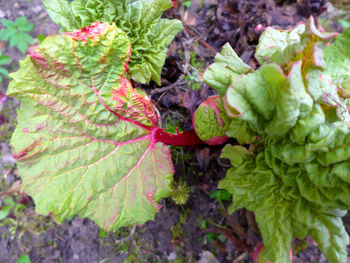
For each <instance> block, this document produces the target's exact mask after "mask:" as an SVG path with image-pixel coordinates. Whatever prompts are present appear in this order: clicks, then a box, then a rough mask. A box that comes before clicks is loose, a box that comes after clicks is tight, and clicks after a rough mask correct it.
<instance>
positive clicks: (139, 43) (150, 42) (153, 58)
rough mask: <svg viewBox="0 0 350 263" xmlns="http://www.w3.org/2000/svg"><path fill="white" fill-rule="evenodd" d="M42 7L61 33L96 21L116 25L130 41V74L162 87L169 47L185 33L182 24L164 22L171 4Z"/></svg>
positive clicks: (47, 1) (114, 1)
mask: <svg viewBox="0 0 350 263" xmlns="http://www.w3.org/2000/svg"><path fill="white" fill-rule="evenodd" d="M43 4H44V6H45V7H46V9H47V11H48V13H49V15H50V17H51V19H52V20H53V21H54V22H55V23H57V24H58V25H60V26H61V29H62V31H72V30H78V29H80V28H82V27H85V26H89V25H90V24H91V23H93V22H96V21H100V22H107V23H110V24H111V23H113V22H114V23H115V24H116V25H117V27H119V28H120V29H122V30H123V31H124V32H126V34H127V35H128V37H129V39H130V41H131V45H132V53H131V57H130V63H129V66H128V74H130V75H131V77H132V78H133V79H134V80H135V81H137V82H141V83H149V82H150V80H154V81H155V82H156V83H157V84H158V85H160V74H161V70H162V68H163V65H164V62H165V58H166V56H167V54H166V53H167V47H168V45H169V44H170V42H171V41H172V40H173V39H174V37H175V35H176V34H177V33H178V32H179V31H181V30H182V23H181V22H180V21H178V20H175V19H173V20H170V19H165V18H161V15H162V14H163V12H164V11H166V10H167V9H169V8H171V7H173V5H174V4H173V2H172V1H171V0H136V1H131V0H74V1H72V2H69V1H67V0H43Z"/></svg>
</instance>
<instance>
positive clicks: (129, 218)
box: [8, 22, 173, 230]
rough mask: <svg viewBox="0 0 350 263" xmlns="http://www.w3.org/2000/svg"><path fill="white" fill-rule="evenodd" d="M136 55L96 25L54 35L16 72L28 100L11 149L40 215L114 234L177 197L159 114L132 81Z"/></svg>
mask: <svg viewBox="0 0 350 263" xmlns="http://www.w3.org/2000/svg"><path fill="white" fill-rule="evenodd" d="M130 49H131V47H130V42H129V40H128V37H127V35H126V34H125V33H124V32H123V31H122V30H120V29H118V28H117V27H116V25H115V24H113V25H111V26H110V25H108V24H107V23H103V24H101V23H99V22H97V23H94V24H92V25H91V26H89V27H86V28H83V29H82V30H79V31H74V32H71V33H64V34H62V35H57V36H51V37H49V38H46V39H45V40H44V41H43V43H42V44H40V45H39V46H37V47H33V48H31V50H30V56H27V57H26V58H25V60H24V61H21V62H20V70H19V71H18V72H16V73H13V74H11V77H12V78H13V80H12V82H11V83H10V86H9V89H8V95H9V96H16V97H17V98H18V99H19V100H20V101H21V106H20V108H19V110H18V125H17V127H16V130H15V132H14V134H13V137H12V139H11V144H12V146H13V149H14V157H15V158H16V159H17V161H18V169H19V173H20V174H21V178H22V185H23V186H22V191H23V192H25V193H27V194H29V195H30V196H32V197H33V199H34V202H35V204H36V210H37V211H38V213H40V214H44V215H46V214H49V213H50V214H51V215H52V216H53V217H54V219H55V220H57V221H58V222H62V221H63V220H64V219H65V218H67V217H69V216H71V215H75V214H77V215H79V216H80V217H88V218H90V219H92V220H94V221H95V222H96V223H97V224H98V225H99V226H101V227H103V228H104V229H105V230H115V229H117V228H119V227H122V226H125V225H130V224H134V223H144V222H145V221H147V220H149V219H152V218H153V217H154V216H155V214H156V212H157V211H158V209H159V205H158V204H157V202H158V201H159V200H160V199H161V198H163V197H165V196H167V195H168V194H169V192H170V184H171V182H172V174H173V168H172V163H171V157H170V154H169V149H168V147H167V146H165V145H164V144H162V143H159V142H156V141H155V136H154V132H155V131H157V127H156V122H157V116H156V114H155V113H154V110H153V107H152V105H151V103H150V100H149V99H148V97H147V96H146V95H145V94H144V93H143V92H142V91H140V90H136V89H134V88H133V87H132V86H131V83H130V82H129V81H128V80H127V78H126V77H125V71H126V68H127V63H128V61H129V58H130Z"/></svg>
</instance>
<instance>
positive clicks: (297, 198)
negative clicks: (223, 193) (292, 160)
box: [219, 151, 349, 263]
mask: <svg viewBox="0 0 350 263" xmlns="http://www.w3.org/2000/svg"><path fill="white" fill-rule="evenodd" d="M236 153H237V151H235V154H234V155H232V156H231V158H233V157H234V156H236ZM228 154H229V153H228V152H227V151H226V152H225V158H227V155H228ZM235 160H237V156H236V159H235ZM269 160H270V157H269V156H268V155H266V154H263V153H260V154H258V155H256V157H253V158H249V159H247V160H246V161H244V162H240V165H239V163H236V167H234V168H231V169H230V170H229V171H228V173H227V175H226V178H225V179H224V180H222V181H220V183H219V187H220V188H223V189H225V190H227V191H229V192H230V194H232V200H233V204H232V207H231V208H230V210H231V211H234V210H236V209H238V208H241V207H245V208H247V209H248V210H251V211H253V212H254V214H255V218H256V220H257V223H258V225H259V229H260V232H261V234H262V237H263V242H264V245H265V249H264V251H263V254H264V256H265V257H266V258H268V259H269V260H272V261H273V262H283V263H285V262H290V260H289V250H290V247H291V242H292V239H293V237H298V238H300V239H303V238H305V237H306V236H308V235H311V236H312V237H313V238H314V240H315V241H316V242H317V243H318V244H319V246H320V249H321V250H322V252H323V253H324V254H325V256H326V257H327V259H328V260H329V261H330V262H334V263H335V262H345V261H346V257H347V253H346V245H347V244H348V243H349V238H348V236H347V234H346V231H345V229H344V226H343V224H342V221H341V218H340V217H341V216H344V215H345V213H344V212H342V211H339V210H337V209H324V208H322V206H321V205H319V204H317V203H314V202H312V201H310V200H307V199H305V198H304V197H303V196H302V195H300V193H302V192H303V191H304V190H305V189H303V188H300V187H298V182H297V181H296V176H298V175H301V174H303V173H305V170H304V169H303V168H299V167H291V168H287V167H286V166H285V165H284V164H283V163H281V162H278V161H277V162H276V161H275V162H274V164H273V166H271V163H270V161H269ZM269 163H270V164H269ZM313 187H315V186H311V185H309V188H308V189H309V191H310V189H313ZM299 191H300V192H299ZM332 211H334V212H332ZM337 211H338V212H337ZM344 259H345V260H344Z"/></svg>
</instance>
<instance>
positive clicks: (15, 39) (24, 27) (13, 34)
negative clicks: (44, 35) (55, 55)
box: [0, 16, 34, 54]
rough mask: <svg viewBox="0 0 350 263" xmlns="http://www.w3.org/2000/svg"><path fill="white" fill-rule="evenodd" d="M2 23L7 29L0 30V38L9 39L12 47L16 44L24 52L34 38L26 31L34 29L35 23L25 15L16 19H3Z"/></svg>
mask: <svg viewBox="0 0 350 263" xmlns="http://www.w3.org/2000/svg"><path fill="white" fill-rule="evenodd" d="M1 23H2V24H3V25H4V26H5V29H3V30H1V31H0V40H3V41H9V42H10V47H14V46H16V47H17V48H18V50H19V51H21V52H22V53H23V54H24V53H25V52H26V50H27V48H28V44H31V43H33V38H32V37H31V36H30V35H28V34H27V33H26V32H30V31H33V29H34V25H33V24H32V23H29V22H28V21H27V18H26V17H25V16H21V17H18V18H17V19H16V21H11V20H7V19H1Z"/></svg>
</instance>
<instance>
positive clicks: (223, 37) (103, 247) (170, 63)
mask: <svg viewBox="0 0 350 263" xmlns="http://www.w3.org/2000/svg"><path fill="white" fill-rule="evenodd" d="M187 2H189V1H187ZM325 8H326V1H308V0H302V1H300V0H299V1H292V0H290V1H273V0H219V1H216V0H206V1H204V0H192V2H191V5H190V6H188V7H184V5H183V4H182V3H181V1H178V3H177V5H176V6H175V8H173V9H171V10H169V11H167V12H166V13H165V16H166V17H168V18H177V19H181V20H182V21H183V23H184V25H185V26H184V28H185V30H184V31H183V32H181V33H179V34H178V36H177V37H176V39H175V41H174V42H173V43H172V44H171V45H170V47H169V52H168V59H167V61H166V63H165V66H164V69H163V74H162V87H157V86H156V84H155V83H151V84H150V85H140V86H141V87H142V88H144V89H145V90H146V91H147V92H148V93H150V94H151V95H152V97H151V98H152V100H153V102H154V103H155V104H156V105H157V106H158V108H159V111H160V112H161V116H162V123H163V125H164V126H165V127H168V128H169V127H170V128H171V127H174V125H177V126H180V127H182V128H183V129H184V130H187V129H191V128H192V127H191V125H192V124H191V116H192V114H193V112H194V110H195V109H196V107H197V106H198V105H199V104H200V103H201V102H202V101H204V100H205V99H206V98H207V97H208V96H210V95H212V94H214V93H215V92H214V91H213V90H212V89H211V88H210V87H208V86H206V85H204V84H203V83H201V82H200V81H199V80H198V78H197V74H198V73H200V72H202V71H203V70H204V69H205V68H206V67H207V66H208V65H209V64H210V63H211V62H212V61H213V58H214V56H215V54H216V52H218V51H220V49H221V47H222V45H223V44H225V43H226V42H229V43H230V44H231V45H232V46H233V47H234V48H235V51H236V52H237V54H238V55H240V57H241V58H242V59H243V60H244V61H245V62H246V63H248V64H249V65H251V66H252V67H253V68H255V67H256V66H257V62H256V61H255V59H254V57H253V53H254V51H255V47H256V44H257V41H258V38H259V36H260V34H261V33H262V30H263V29H264V28H265V27H267V26H276V27H278V28H282V29H288V28H291V27H293V26H295V25H296V24H297V23H299V22H303V21H306V18H307V17H309V16H310V15H314V16H318V15H320V14H321V13H322V11H324V9H325ZM19 16H26V17H27V18H28V20H29V21H30V22H31V23H33V24H34V25H35V29H34V30H33V31H32V32H31V33H30V35H31V36H32V37H33V38H35V43H34V44H37V43H39V41H38V39H37V36H38V35H45V36H47V35H51V34H55V33H57V32H58V29H59V28H58V26H57V25H55V24H54V23H53V22H52V21H51V20H50V18H49V16H48V15H47V13H46V11H45V9H44V7H43V6H42V4H41V1H40V0H16V1H14V0H13V1H8V0H0V18H5V19H10V20H15V19H16V18H17V17H19ZM322 25H323V24H322ZM1 26H2V25H1V24H0V30H1V29H2V28H1ZM323 26H331V27H332V28H333V29H334V30H338V31H340V30H342V29H341V28H339V26H337V25H336V24H332V23H328V24H327V25H323ZM0 48H1V50H2V51H3V53H5V54H7V55H9V56H10V57H11V62H10V64H9V65H8V66H7V68H8V70H9V71H10V72H13V71H16V70H17V68H18V65H19V61H20V60H21V59H23V58H24V55H22V54H21V53H20V52H19V51H18V50H17V49H15V48H10V47H9V46H8V45H7V43H4V42H0ZM7 85H8V80H5V81H3V82H2V83H0V95H1V93H3V94H5V93H6V89H7ZM17 106H18V102H16V101H15V100H14V99H12V98H7V101H6V104H5V106H4V107H3V108H2V109H1V108H0V110H1V112H0V116H1V115H2V116H3V117H2V118H3V120H0V124H2V125H3V126H2V127H3V128H2V130H0V135H1V137H0V174H1V175H2V176H1V178H0V192H1V191H5V190H8V189H10V187H11V185H12V184H13V183H14V182H16V181H17V180H19V176H18V173H17V170H16V163H15V160H14V159H13V158H12V155H11V151H10V147H9V144H8V143H9V138H10V135H11V132H12V131H13V129H14V126H15V122H16V120H15V118H16V113H15V109H16V107H17ZM1 131H2V133H1ZM171 150H172V155H173V160H174V163H175V166H176V167H175V168H176V174H175V181H176V182H178V184H179V185H183V183H184V182H185V183H186V184H187V185H188V189H189V198H188V201H187V202H186V203H185V204H184V205H178V204H176V203H175V202H174V200H173V199H172V198H167V199H164V200H162V201H161V203H160V204H161V206H162V208H161V210H160V212H159V214H158V215H157V217H156V219H155V220H154V221H149V222H148V223H146V224H145V225H144V226H135V227H130V228H123V229H121V230H120V231H117V232H115V233H105V232H104V231H102V230H100V229H99V227H98V226H97V225H96V224H95V223H93V222H92V221H90V220H88V219H80V218H77V217H75V218H70V220H66V221H64V222H63V223H62V224H61V225H58V224H56V223H54V222H53V221H52V220H51V218H50V217H45V216H39V215H37V214H36V213H35V211H34V207H35V206H34V203H33V202H32V200H31V199H30V197H27V196H21V195H19V194H16V195H12V198H13V199H14V201H15V204H18V203H24V204H25V206H24V208H22V209H21V210H19V211H13V212H12V213H11V214H10V215H9V216H8V218H6V219H4V220H3V221H0V223H2V225H1V224H0V263H3V262H4V263H5V262H6V263H12V262H16V261H17V260H18V258H19V257H20V256H21V255H24V254H25V255H28V256H29V257H30V259H31V261H32V262H34V263H36V262H46V263H49V262H64V263H66V262H67V263H70V262H72V263H73V262H74V263H78V262H84V263H85V262H89V263H95V262H96V263H97V262H101V263H102V262H103V263H107V262H111V263H112V262H113V263H115V262H202V263H205V262H213V263H214V262H223V263H225V262H235V263H238V262H252V260H251V257H250V253H249V252H251V251H252V250H253V249H254V247H255V246H256V245H257V244H258V243H259V242H261V237H260V235H259V230H258V228H257V226H256V223H255V221H254V215H253V214H252V213H250V212H249V211H246V210H241V211H237V212H236V213H234V214H233V215H229V214H228V213H227V211H226V210H225V207H227V204H226V203H225V201H223V203H222V202H219V201H218V200H217V199H215V198H210V193H213V191H215V190H216V189H217V188H216V187H217V183H218V181H219V180H220V179H222V178H223V177H224V175H225V172H226V169H227V167H229V165H227V164H226V163H224V162H223V161H222V160H220V159H219V155H220V151H221V147H210V148H209V147H205V146H202V147H200V148H197V149H186V150H183V149H181V148H178V147H172V148H171ZM5 202H6V201H5V199H4V198H2V197H0V207H2V206H4V205H5ZM344 223H345V226H346V228H347V230H348V232H349V233H350V217H345V218H344ZM294 245H295V246H294V251H295V252H299V251H300V253H299V254H298V255H295V257H294V259H295V261H294V262H327V261H326V259H325V258H324V257H323V255H322V254H321V253H320V251H319V249H318V247H317V245H316V244H315V243H314V242H313V241H312V240H311V239H306V240H304V241H296V242H295V244H294ZM348 262H350V259H349V260H348Z"/></svg>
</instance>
